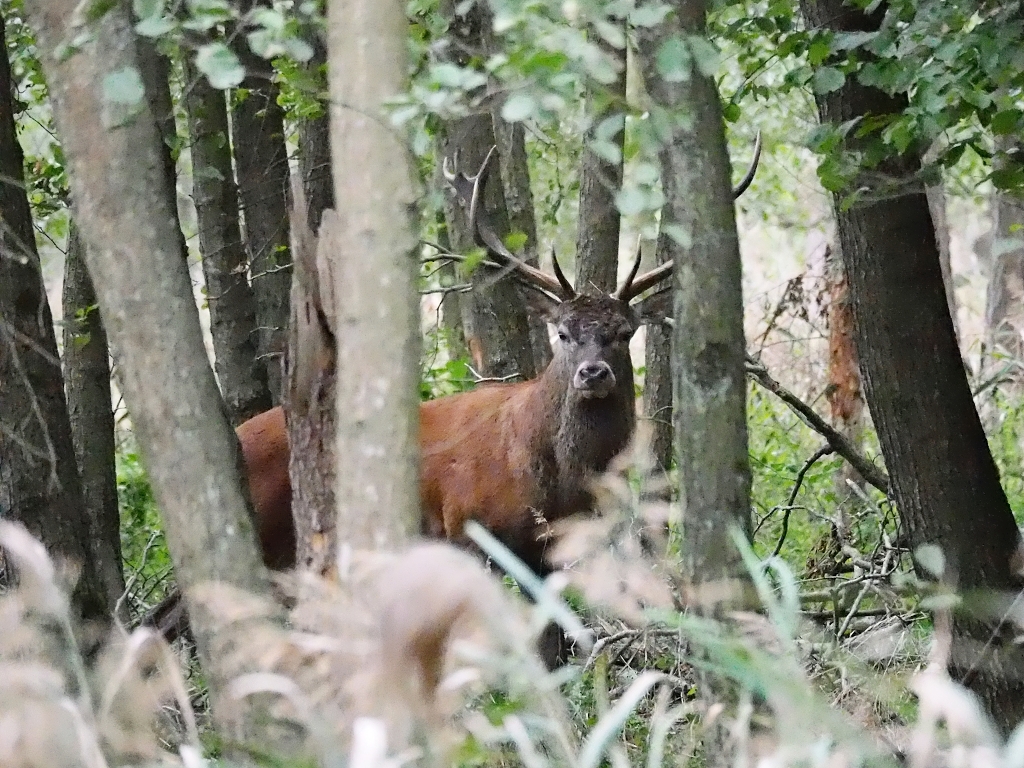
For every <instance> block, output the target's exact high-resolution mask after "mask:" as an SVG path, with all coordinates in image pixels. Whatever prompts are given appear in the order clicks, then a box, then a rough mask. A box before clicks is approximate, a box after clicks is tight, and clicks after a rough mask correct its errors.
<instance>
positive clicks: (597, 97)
mask: <svg viewBox="0 0 1024 768" xmlns="http://www.w3.org/2000/svg"><path fill="white" fill-rule="evenodd" d="M601 45H602V48H603V49H604V51H605V53H606V55H609V56H611V57H613V58H615V60H616V62H617V63H618V65H619V74H618V78H617V79H616V80H615V82H614V83H612V84H611V85H609V86H607V87H602V86H600V85H599V84H596V83H592V84H591V85H590V87H589V88H588V89H587V100H586V112H587V115H588V117H590V119H592V120H593V127H592V128H591V129H590V130H589V131H588V132H587V135H586V137H585V138H584V145H583V157H582V159H581V161H580V211H579V223H578V227H577V232H576V290H577V291H580V292H591V293H595V292H599V293H611V292H612V291H614V290H615V287H616V283H617V282H618V272H619V220H620V217H619V209H618V208H617V207H616V205H615V195H616V193H617V192H618V191H619V189H620V188H621V187H622V152H623V141H624V140H625V136H626V132H625V115H624V113H623V111H622V110H623V108H624V106H625V103H626V49H625V48H623V49H622V50H616V49H614V48H611V47H610V46H609V45H607V44H606V43H603V42H602V44H601ZM615 116H619V117H621V118H622V128H621V129H620V130H618V131H617V132H616V133H615V135H614V136H613V137H612V138H611V143H612V144H613V145H614V146H615V148H616V150H617V151H618V160H616V161H609V160H606V159H605V158H603V157H601V156H600V155H598V154H597V153H595V152H594V151H593V149H592V148H591V146H592V144H593V141H594V132H595V130H596V129H597V127H598V126H599V125H600V124H601V122H602V121H603V120H606V119H608V118H610V117H615Z"/></svg>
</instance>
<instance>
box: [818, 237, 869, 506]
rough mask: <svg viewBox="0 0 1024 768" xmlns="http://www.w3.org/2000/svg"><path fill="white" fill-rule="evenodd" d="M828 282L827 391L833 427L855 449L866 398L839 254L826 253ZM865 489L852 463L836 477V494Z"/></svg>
mask: <svg viewBox="0 0 1024 768" xmlns="http://www.w3.org/2000/svg"><path fill="white" fill-rule="evenodd" d="M825 280H826V283H827V285H828V296H829V303H828V388H827V389H826V390H825V392H826V397H827V399H828V403H829V408H830V410H831V416H832V424H833V426H835V428H836V429H837V430H838V431H839V432H840V433H842V434H843V435H844V436H845V437H846V438H847V439H849V440H850V442H852V443H853V444H854V445H860V444H861V442H862V437H863V433H864V394H863V391H862V389H861V379H860V358H859V357H858V356H857V339H856V328H855V327H854V320H853V302H852V300H851V297H850V283H849V281H848V280H847V279H846V268H845V267H844V266H843V260H842V257H841V255H840V254H839V253H838V249H837V250H836V251H833V249H832V247H831V246H829V247H828V248H827V249H826V251H825ZM847 480H852V481H854V482H856V483H857V484H858V485H863V483H864V480H863V478H861V476H860V474H859V473H858V472H857V470H855V469H854V468H853V467H852V466H851V465H850V464H849V463H845V464H844V465H843V470H842V471H841V472H840V473H838V475H837V476H836V491H837V492H838V493H840V494H845V493H847V492H848V489H847V487H846V481H847Z"/></svg>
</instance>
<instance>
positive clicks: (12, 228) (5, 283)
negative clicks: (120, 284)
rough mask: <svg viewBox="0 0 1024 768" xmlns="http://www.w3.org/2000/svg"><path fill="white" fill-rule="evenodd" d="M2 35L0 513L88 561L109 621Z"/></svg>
mask: <svg viewBox="0 0 1024 768" xmlns="http://www.w3.org/2000/svg"><path fill="white" fill-rule="evenodd" d="M4 32H5V29H4V22H3V18H2V17H0V403H3V408H2V409H0V517H4V518H8V519H12V520H17V521H19V522H21V523H23V524H24V525H25V527H26V528H28V529H29V531H31V532H32V533H33V535H35V536H37V537H38V538H39V539H40V540H41V541H42V542H43V544H45V545H46V547H47V549H49V550H50V553H51V554H52V555H58V556H63V557H66V558H68V559H69V560H71V561H73V562H75V563H78V564H79V565H81V567H82V575H81V577H80V578H79V580H78V583H77V584H76V586H75V592H74V594H73V595H72V600H73V602H74V607H75V609H76V611H77V613H78V614H79V615H80V616H81V617H83V618H86V619H95V620H108V619H109V616H110V613H111V610H112V609H113V602H112V601H111V599H110V591H109V590H108V589H107V588H106V585H105V584H104V582H103V580H102V578H101V577H100V572H99V570H98V569H97V567H96V562H95V559H94V558H93V556H92V551H91V550H90V548H89V546H88V541H89V536H90V533H91V531H90V527H89V524H88V521H87V519H86V516H85V512H84V503H83V498H82V486H81V483H80V480H79V476H78V469H77V467H76V466H75V451H74V446H73V444H72V441H71V424H70V422H69V420H68V410H67V405H66V403H65V400H64V382H63V380H62V378H61V371H60V359H59V358H58V357H57V339H56V337H55V336H54V332H53V319H52V317H51V315H50V305H49V303H48V301H47V298H46V291H45V289H44V287H43V276H42V272H41V270H40V265H39V255H38V253H37V252H36V241H35V231H34V230H33V228H32V213H31V211H30V209H29V205H28V198H27V197H26V195H25V185H24V175H23V171H22V163H23V155H22V151H21V146H20V145H19V144H18V139H17V135H16V133H15V126H14V109H13V107H14V104H13V99H12V94H13V93H14V91H13V88H12V83H11V69H10V64H9V63H8V59H7V48H6V43H5V40H4Z"/></svg>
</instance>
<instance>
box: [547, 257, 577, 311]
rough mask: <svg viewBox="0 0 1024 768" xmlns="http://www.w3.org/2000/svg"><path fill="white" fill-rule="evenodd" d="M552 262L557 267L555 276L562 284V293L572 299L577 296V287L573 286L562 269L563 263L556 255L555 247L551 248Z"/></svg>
mask: <svg viewBox="0 0 1024 768" xmlns="http://www.w3.org/2000/svg"><path fill="white" fill-rule="evenodd" d="M551 264H552V266H554V268H555V277H556V278H558V284H559V285H561V286H562V291H561V293H562V295H564V296H565V298H566V299H568V300H570V301H571V300H572V299H574V298H576V289H575V288H573V287H572V283H570V282H569V280H568V279H567V278H566V276H565V273H564V272H563V271H562V265H561V264H559V263H558V257H557V256H556V255H555V249H554V248H552V249H551Z"/></svg>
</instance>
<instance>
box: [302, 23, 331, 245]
mask: <svg viewBox="0 0 1024 768" xmlns="http://www.w3.org/2000/svg"><path fill="white" fill-rule="evenodd" d="M306 68H307V71H308V73H309V76H310V78H311V79H312V80H313V82H315V83H318V84H320V83H323V87H324V88H325V89H326V87H327V48H326V46H325V45H324V42H323V40H321V39H320V36H319V35H317V36H316V37H315V38H314V40H313V58H312V59H310V61H309V63H308V64H307V65H306ZM327 106H328V105H327V104H326V103H324V104H323V105H322V107H323V111H322V112H321V113H320V114H318V115H316V116H315V117H310V118H307V119H305V120H302V121H301V122H300V123H299V169H300V171H301V172H302V186H303V188H304V191H305V196H306V217H307V219H308V221H309V226H310V227H312V229H313V234H314V235H315V234H316V232H317V230H318V229H320V218H321V216H323V213H324V211H326V210H327V209H328V208H333V207H334V176H333V175H332V174H331V116H330V114H328V112H327Z"/></svg>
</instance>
